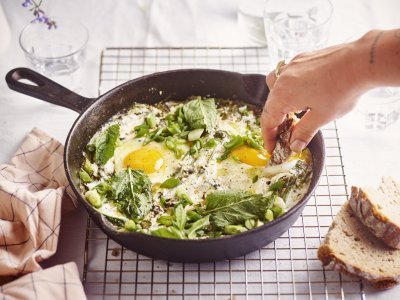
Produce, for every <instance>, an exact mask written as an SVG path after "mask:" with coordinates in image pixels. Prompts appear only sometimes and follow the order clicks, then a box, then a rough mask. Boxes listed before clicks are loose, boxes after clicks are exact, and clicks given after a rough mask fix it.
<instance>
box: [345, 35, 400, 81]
mask: <svg viewBox="0 0 400 300" xmlns="http://www.w3.org/2000/svg"><path fill="white" fill-rule="evenodd" d="M354 53H355V59H354V60H353V61H352V63H353V69H354V70H355V71H354V73H355V74H356V76H359V77H360V79H361V83H360V84H362V85H365V86H366V87H368V88H374V87H378V86H400V29H394V30H372V31H370V32H368V33H367V34H365V35H364V36H363V37H362V38H360V39H359V40H357V41H355V42H354Z"/></svg>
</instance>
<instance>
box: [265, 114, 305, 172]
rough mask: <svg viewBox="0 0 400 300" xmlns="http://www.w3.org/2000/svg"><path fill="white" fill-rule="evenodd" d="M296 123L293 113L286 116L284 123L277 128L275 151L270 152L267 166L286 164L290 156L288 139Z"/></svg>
mask: <svg viewBox="0 0 400 300" xmlns="http://www.w3.org/2000/svg"><path fill="white" fill-rule="evenodd" d="M297 122H298V118H297V117H296V115H295V114H294V113H289V114H287V115H286V119H285V121H283V123H282V124H281V125H279V128H278V137H277V140H276V146H275V149H274V150H273V151H272V154H271V157H270V159H269V162H268V166H275V165H280V164H282V163H284V162H286V161H287V160H288V159H289V157H290V156H291V155H292V153H293V151H292V150H291V149H290V137H291V135H292V129H293V126H294V125H295V124H296V123H297Z"/></svg>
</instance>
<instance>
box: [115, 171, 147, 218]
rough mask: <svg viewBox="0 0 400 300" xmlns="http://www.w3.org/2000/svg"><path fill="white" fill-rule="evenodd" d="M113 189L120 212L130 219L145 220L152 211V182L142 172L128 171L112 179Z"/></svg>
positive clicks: (121, 172) (119, 173)
mask: <svg viewBox="0 0 400 300" xmlns="http://www.w3.org/2000/svg"><path fill="white" fill-rule="evenodd" d="M111 187H112V189H113V194H114V197H115V200H114V201H115V203H116V205H117V208H118V210H119V211H120V212H121V213H123V214H125V215H126V216H127V217H128V218H129V219H135V218H143V217H144V216H146V215H147V214H148V213H149V212H150V209H151V206H152V202H153V195H152V193H151V181H150V179H149V177H148V176H147V175H146V174H144V173H143V172H142V171H140V170H131V169H126V170H123V171H120V172H118V173H117V174H115V175H114V176H113V177H112V178H111Z"/></svg>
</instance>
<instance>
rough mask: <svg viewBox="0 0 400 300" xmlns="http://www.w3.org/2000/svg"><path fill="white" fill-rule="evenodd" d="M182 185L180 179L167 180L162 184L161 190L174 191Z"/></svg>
mask: <svg viewBox="0 0 400 300" xmlns="http://www.w3.org/2000/svg"><path fill="white" fill-rule="evenodd" d="M180 183H181V181H180V180H179V179H178V178H174V177H171V178H168V179H167V180H165V181H164V182H163V183H161V185H160V188H163V189H172V188H174V187H176V186H178V185H179V184H180Z"/></svg>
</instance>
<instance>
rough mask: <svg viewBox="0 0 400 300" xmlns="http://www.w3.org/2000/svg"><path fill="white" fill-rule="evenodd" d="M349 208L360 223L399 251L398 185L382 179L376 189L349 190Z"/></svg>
mask: <svg viewBox="0 0 400 300" xmlns="http://www.w3.org/2000/svg"><path fill="white" fill-rule="evenodd" d="M349 202H350V206H351V208H352V209H353V211H354V213H355V214H356V215H357V217H358V218H359V219H360V221H361V222H362V223H363V224H364V225H365V226H366V227H367V228H368V230H370V231H371V232H372V233H373V234H374V235H375V236H376V237H377V238H379V239H381V240H382V241H383V242H384V243H385V244H387V245H388V246H390V247H392V248H395V249H400V184H399V183H398V182H396V181H395V180H394V179H392V178H389V177H386V178H382V183H381V185H380V186H379V188H378V189H374V188H359V187H355V186H353V187H352V188H351V197H350V200H349Z"/></svg>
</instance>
